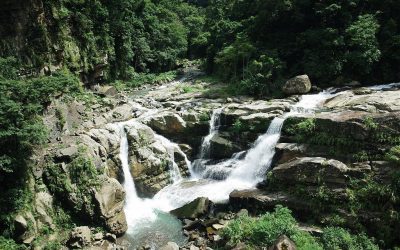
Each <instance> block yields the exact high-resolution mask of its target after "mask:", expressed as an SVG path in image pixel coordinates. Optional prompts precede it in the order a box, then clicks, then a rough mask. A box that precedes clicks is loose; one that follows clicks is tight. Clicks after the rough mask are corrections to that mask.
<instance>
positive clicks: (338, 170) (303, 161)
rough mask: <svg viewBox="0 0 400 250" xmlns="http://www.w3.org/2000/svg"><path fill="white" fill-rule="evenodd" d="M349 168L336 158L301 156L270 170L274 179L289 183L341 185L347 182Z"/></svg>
mask: <svg viewBox="0 0 400 250" xmlns="http://www.w3.org/2000/svg"><path fill="white" fill-rule="evenodd" d="M348 171H349V168H348V167H347V166H346V165H345V164H344V163H342V162H340V161H337V160H329V159H326V158H322V157H303V158H297V159H295V160H293V161H290V162H287V163H284V164H281V165H278V166H277V167H275V168H274V169H273V170H272V176H273V178H274V180H276V181H278V182H280V183H285V184H288V185H291V184H308V185H319V184H322V183H325V184H327V185H334V186H342V185H346V183H347V182H348V179H349V178H348V176H347V172H348Z"/></svg>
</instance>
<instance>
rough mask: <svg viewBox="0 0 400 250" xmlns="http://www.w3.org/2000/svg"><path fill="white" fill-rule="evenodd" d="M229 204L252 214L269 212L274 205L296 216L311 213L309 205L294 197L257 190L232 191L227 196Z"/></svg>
mask: <svg viewBox="0 0 400 250" xmlns="http://www.w3.org/2000/svg"><path fill="white" fill-rule="evenodd" d="M229 204H231V205H232V206H233V207H234V208H236V209H240V208H246V209H247V210H249V211H250V212H252V213H260V212H263V211H270V210H273V209H274V208H275V206H276V205H283V206H287V207H289V208H291V209H292V210H293V211H295V212H296V213H297V214H307V213H310V212H311V211H312V206H311V204H310V203H308V202H307V201H305V200H303V199H301V198H297V197H295V196H294V195H290V194H286V193H283V192H269V191H263V190H259V189H249V190H241V191H237V190H236V191H233V192H232V193H230V195H229Z"/></svg>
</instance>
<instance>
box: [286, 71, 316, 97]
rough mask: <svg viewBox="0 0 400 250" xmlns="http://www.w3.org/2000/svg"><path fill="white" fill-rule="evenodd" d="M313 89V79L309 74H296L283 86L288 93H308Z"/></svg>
mask: <svg viewBox="0 0 400 250" xmlns="http://www.w3.org/2000/svg"><path fill="white" fill-rule="evenodd" d="M310 90H311V81H310V78H309V77H308V76H307V75H301V76H296V77H294V78H292V79H289V80H288V81H287V82H286V83H285V84H284V85H283V87H282V91H283V93H285V94H287V95H299V94H306V93H308V92H310Z"/></svg>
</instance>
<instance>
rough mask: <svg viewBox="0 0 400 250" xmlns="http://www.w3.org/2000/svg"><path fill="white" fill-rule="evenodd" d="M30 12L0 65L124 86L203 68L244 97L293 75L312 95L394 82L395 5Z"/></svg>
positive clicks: (105, 6)
mask: <svg viewBox="0 0 400 250" xmlns="http://www.w3.org/2000/svg"><path fill="white" fill-rule="evenodd" d="M32 4H33V3H32ZM9 5H16V6H18V3H9ZM33 5H34V4H33ZM35 7H36V8H34V11H33V13H32V11H30V12H31V13H29V17H30V18H31V19H29V20H25V22H28V23H27V25H26V27H24V29H20V30H19V29H16V27H14V25H15V24H13V23H7V22H5V21H4V22H3V25H2V29H1V30H0V32H1V34H2V39H1V47H0V48H1V49H0V55H1V56H3V57H7V56H17V58H18V59H19V61H20V62H21V63H23V64H24V65H29V66H30V67H31V68H32V67H33V68H36V69H40V68H42V67H44V66H46V65H58V66H63V67H67V68H68V69H70V70H72V71H75V72H93V71H94V70H95V69H96V67H99V65H102V64H104V63H107V73H108V74H107V79H125V80H126V79H129V78H132V77H134V75H135V74H137V73H138V72H139V73H140V72H147V73H148V72H163V71H169V70H173V69H176V67H177V66H179V64H180V62H181V60H182V59H184V58H190V59H202V60H203V61H204V67H205V68H206V69H207V71H208V72H209V73H215V74H218V75H219V76H220V77H221V78H222V79H223V80H225V81H227V82H231V83H239V82H240V84H241V86H242V87H243V90H244V91H245V92H248V93H253V94H254V93H260V91H261V92H262V93H265V94H266V93H269V92H271V91H273V90H277V89H278V88H277V86H279V84H280V83H282V81H283V80H284V79H287V78H288V77H291V76H294V75H298V74H302V73H307V74H308V75H309V76H310V77H311V78H312V80H314V81H315V82H316V83H317V84H318V85H329V84H344V83H347V82H351V81H360V82H362V83H363V84H371V83H376V82H390V81H395V80H396V79H397V78H398V71H399V69H398V66H397V65H398V61H399V56H398V54H399V49H400V42H399V27H398V23H399V18H398V16H397V15H396V13H398V11H399V9H400V6H399V4H398V3H397V2H396V1H373V0H371V1H324V2H318V1H295V0H293V1H222V0H210V1H189V2H186V1H162V0H161V1H149V0H141V1H124V2H120V1H106V2H104V1H100V0H97V1H95V0H93V1H55V2H54V1H43V2H42V4H41V5H39V6H35ZM22 8H28V7H25V6H23V7H22ZM24 11H28V10H24ZM35 11H36V12H37V13H35ZM7 15H11V16H9V17H10V18H11V17H12V13H9V12H7V11H6V10H5V11H4V14H3V16H4V17H3V18H4V19H6V18H7ZM35 15H37V16H39V15H40V18H38V17H37V16H35ZM32 21H33V22H32ZM22 22H23V21H22ZM16 40H17V42H16ZM16 44H17V45H18V46H15V45H16Z"/></svg>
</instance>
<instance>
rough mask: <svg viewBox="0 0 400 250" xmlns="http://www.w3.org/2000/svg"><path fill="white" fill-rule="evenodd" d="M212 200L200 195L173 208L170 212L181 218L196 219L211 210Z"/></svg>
mask: <svg viewBox="0 0 400 250" xmlns="http://www.w3.org/2000/svg"><path fill="white" fill-rule="evenodd" d="M210 206H211V201H210V200H209V199H208V198H205V197H200V198H197V199H195V200H194V201H192V202H190V203H188V204H186V205H184V206H182V207H180V208H177V209H174V210H172V211H171V212H170V213H171V214H173V215H175V216H176V217H178V218H180V219H195V218H199V217H201V216H203V215H205V214H207V213H208V212H209V209H210Z"/></svg>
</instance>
